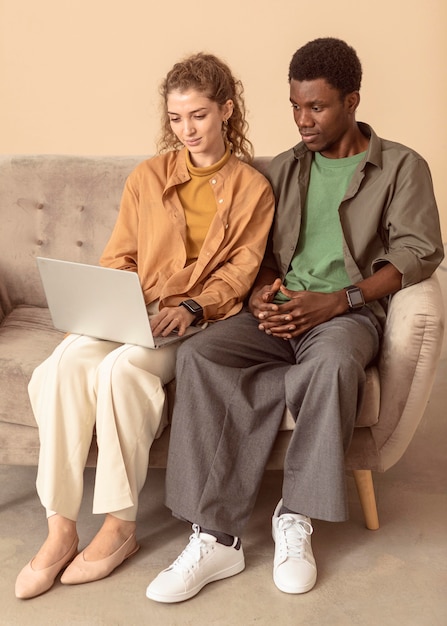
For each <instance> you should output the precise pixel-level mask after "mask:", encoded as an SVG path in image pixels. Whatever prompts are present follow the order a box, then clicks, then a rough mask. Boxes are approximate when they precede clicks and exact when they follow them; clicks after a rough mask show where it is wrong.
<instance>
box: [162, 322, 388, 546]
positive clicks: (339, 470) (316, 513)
mask: <svg viewBox="0 0 447 626" xmlns="http://www.w3.org/2000/svg"><path fill="white" fill-rule="evenodd" d="M257 325H258V322H257V320H256V319H255V318H253V316H252V315H251V314H250V313H249V312H247V311H243V312H242V313H240V314H238V315H236V316H235V317H232V318H230V319H228V320H226V321H223V322H218V323H217V324H214V325H213V326H212V327H211V328H208V329H207V330H205V331H204V332H203V333H199V334H198V335H196V336H195V337H193V338H191V339H188V340H187V341H185V342H183V345H182V346H181V348H180V349H179V351H178V353H177V378H176V380H177V396H176V403H175V407H174V413H173V419H172V431H171V438H170V447H169V460H168V470H167V484H166V492H167V493H166V504H167V506H168V507H169V508H171V509H172V511H173V513H174V515H176V516H177V517H181V518H183V519H186V520H189V521H191V522H194V523H197V524H199V525H201V526H203V527H204V528H208V529H213V530H220V531H222V532H226V533H228V534H231V535H237V536H240V535H241V534H242V531H243V529H244V526H245V524H246V523H247V521H248V518H249V517H250V514H251V511H252V509H253V506H254V504H255V500H256V496H257V493H258V490H259V487H260V483H261V480H262V476H263V473H264V469H265V466H266V463H267V460H268V457H269V454H270V451H271V449H272V446H273V444H274V442H275V438H276V436H277V433H278V429H279V426H280V424H281V419H282V416H283V413H284V409H285V406H286V405H287V407H288V408H289V409H290V410H291V412H292V414H293V416H294V417H295V419H296V426H295V429H294V431H293V435H292V437H291V441H290V444H289V447H288V451H287V455H286V459H285V464H284V483H283V499H284V504H285V506H287V507H288V508H289V509H290V510H292V511H296V512H298V513H301V514H303V515H308V516H309V517H314V518H318V519H324V520H328V521H344V520H345V519H347V516H348V513H347V501H346V487H345V471H344V454H345V452H346V450H347V448H348V447H349V444H350V441H351V437H352V432H353V429H354V424H355V418H356V414H357V411H358V409H359V406H360V403H361V401H362V392H363V386H364V382H365V368H366V366H367V365H368V363H370V362H371V360H372V359H374V357H375V356H376V354H377V351H378V346H379V334H378V331H377V328H376V325H375V324H374V323H373V321H372V320H371V317H370V316H368V315H362V314H346V315H342V316H339V317H336V318H334V319H332V320H330V321H329V322H326V323H324V324H321V325H319V326H318V327H316V328H314V329H312V330H311V331H309V332H307V333H305V334H304V335H303V336H302V337H299V338H297V339H293V340H290V341H285V340H283V339H278V338H275V337H272V336H269V335H266V334H265V333H264V332H262V331H260V330H258V328H257Z"/></svg>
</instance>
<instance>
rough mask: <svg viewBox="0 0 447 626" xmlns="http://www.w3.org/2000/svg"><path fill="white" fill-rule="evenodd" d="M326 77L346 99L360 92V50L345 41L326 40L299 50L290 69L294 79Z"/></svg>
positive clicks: (314, 41)
mask: <svg viewBox="0 0 447 626" xmlns="http://www.w3.org/2000/svg"><path fill="white" fill-rule="evenodd" d="M318 78H324V79H325V80H326V81H327V82H328V83H329V84H330V85H331V86H332V87H334V88H335V89H338V90H339V91H340V93H341V95H342V96H346V95H347V94H348V93H352V92H353V91H359V90H360V84H361V82H362V65H361V63H360V59H359V58H358V56H357V53H356V51H355V50H354V48H352V47H351V46H348V44H347V43H346V42H344V41H342V40H341V39H335V38H334V37H322V38H319V39H314V40H313V41H309V43H307V44H305V45H304V46H302V47H301V48H299V49H298V50H297V51H296V52H295V54H294V55H293V57H292V60H291V62H290V66H289V83H290V81H291V80H298V81H303V80H316V79H318Z"/></svg>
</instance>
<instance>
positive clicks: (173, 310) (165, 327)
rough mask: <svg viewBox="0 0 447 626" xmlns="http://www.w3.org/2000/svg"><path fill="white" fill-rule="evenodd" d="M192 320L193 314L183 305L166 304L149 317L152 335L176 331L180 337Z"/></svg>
mask: <svg viewBox="0 0 447 626" xmlns="http://www.w3.org/2000/svg"><path fill="white" fill-rule="evenodd" d="M194 320H195V317H194V315H193V314H192V313H190V312H189V311H188V310H187V309H185V307H184V306H166V307H164V308H163V309H161V311H159V312H158V313H157V314H156V315H154V317H151V319H150V323H151V328H152V334H153V335H154V337H160V336H161V337H167V335H169V334H170V333H172V332H177V333H178V335H179V337H182V335H184V334H185V331H186V329H187V328H188V326H191V324H192V323H193V322H194Z"/></svg>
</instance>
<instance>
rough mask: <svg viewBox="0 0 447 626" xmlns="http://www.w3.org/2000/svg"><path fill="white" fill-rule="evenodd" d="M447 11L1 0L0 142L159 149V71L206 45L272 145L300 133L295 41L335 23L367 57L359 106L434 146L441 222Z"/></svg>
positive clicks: (264, 147) (431, 5)
mask: <svg viewBox="0 0 447 626" xmlns="http://www.w3.org/2000/svg"><path fill="white" fill-rule="evenodd" d="M446 25H447V2H446V0H424V2H421V0H374V2H366V1H365V0H337V1H334V0H320V1H319V2H314V3H311V2H307V1H304V0H225V1H220V2H214V1H213V0H204V1H202V2H201V1H200V0H199V1H198V2H194V3H190V2H185V0H169V1H168V2H167V1H166V0H161V1H158V2H157V1H156V0H125V1H119V0H0V35H1V41H0V46H1V48H0V85H1V92H0V113H1V115H0V141H1V147H0V151H1V152H3V153H67V154H141V155H148V154H151V153H153V152H154V148H155V139H156V135H157V129H158V111H159V109H158V106H159V105H158V85H159V83H160V80H161V79H162V78H163V76H164V74H165V73H166V71H167V70H168V69H169V68H170V66H171V65H172V64H173V63H174V62H175V61H176V60H177V59H178V58H180V57H183V56H185V55H186V54H189V53H191V52H196V51H199V50H203V51H207V52H214V53H216V54H218V55H220V56H222V57H223V58H225V59H226V60H227V61H228V63H229V64H230V65H231V67H232V68H233V70H234V72H235V73H236V74H237V75H238V76H239V77H240V78H241V79H242V81H243V83H244V85H245V89H246V100H247V105H248V109H249V122H250V128H251V133H250V138H251V140H252V141H253V143H254V145H255V149H256V153H257V154H258V155H267V154H268V155H272V154H276V153H278V152H280V151H282V150H284V149H286V148H288V147H290V146H291V145H292V144H294V143H295V142H296V141H297V140H298V134H297V131H296V129H295V127H294V124H293V121H292V113H291V109H290V106H289V103H288V84H287V69H288V64H289V61H290V58H291V56H292V54H293V53H294V51H295V50H296V48H298V47H299V46H300V45H302V44H303V43H305V42H306V41H308V40H310V39H313V38H315V37H321V36H336V37H341V38H343V39H346V40H347V41H348V42H349V43H351V44H352V45H353V46H354V47H355V48H356V49H357V52H358V54H359V56H360V58H361V60H362V63H363V68H364V79H363V88H362V102H361V105H360V109H359V115H358V118H359V119H360V120H364V121H367V122H369V123H370V124H372V125H373V126H374V128H375V130H376V131H377V132H378V133H379V135H382V136H383V137H387V138H389V139H395V140H397V141H401V142H402V143H405V144H407V145H410V146H411V147H413V148H415V149H416V150H417V151H419V152H420V153H421V154H422V155H423V156H424V157H425V158H426V159H427V160H428V162H429V164H430V167H431V170H432V174H433V178H434V183H435V190H436V195H437V198H438V203H439V206H440V212H441V219H442V225H443V231H444V234H445V235H446V234H447V176H446V174H445V167H444V161H445V155H446V148H447V145H446V143H447V141H446V138H447V133H446V123H445V112H446V111H447V80H446V72H445V67H446V61H447V37H446V35H447V33H446Z"/></svg>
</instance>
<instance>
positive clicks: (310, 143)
mask: <svg viewBox="0 0 447 626" xmlns="http://www.w3.org/2000/svg"><path fill="white" fill-rule="evenodd" d="M358 101H359V96H358V93H357V92H353V93H352V94H348V95H347V96H345V97H342V96H341V94H340V92H339V91H338V89H334V87H332V86H331V85H329V83H328V82H327V81H326V80H325V79H323V78H318V79H316V80H303V81H298V80H293V79H292V80H291V81H290V102H291V103H292V107H293V117H294V119H295V124H296V125H297V126H298V130H299V131H300V134H301V137H302V140H303V141H304V143H305V144H306V146H307V147H308V148H309V150H312V152H320V153H321V154H322V155H323V156H325V157H327V158H332V159H338V158H342V157H345V156H349V147H350V145H349V144H350V139H351V136H352V129H353V123H354V121H355V109H356V107H357V104H358Z"/></svg>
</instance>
